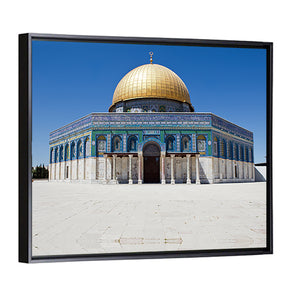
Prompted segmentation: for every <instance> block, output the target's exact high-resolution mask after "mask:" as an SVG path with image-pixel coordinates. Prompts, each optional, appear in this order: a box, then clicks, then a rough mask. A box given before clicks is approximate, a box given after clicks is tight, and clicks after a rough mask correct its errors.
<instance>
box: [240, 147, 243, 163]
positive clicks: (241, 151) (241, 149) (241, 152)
mask: <svg viewBox="0 0 300 300" xmlns="http://www.w3.org/2000/svg"><path fill="white" fill-rule="evenodd" d="M239 156H240V160H241V161H243V160H244V147H243V146H240V155H239Z"/></svg>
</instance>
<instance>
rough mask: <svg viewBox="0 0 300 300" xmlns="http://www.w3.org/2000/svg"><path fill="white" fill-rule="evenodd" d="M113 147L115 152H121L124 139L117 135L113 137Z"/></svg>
mask: <svg viewBox="0 0 300 300" xmlns="http://www.w3.org/2000/svg"><path fill="white" fill-rule="evenodd" d="M112 146H113V147H112V148H113V152H119V151H121V149H122V140H121V138H120V137H119V136H115V137H114V138H113V143H112Z"/></svg>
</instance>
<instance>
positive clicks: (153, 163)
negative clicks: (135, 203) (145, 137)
mask: <svg viewBox="0 0 300 300" xmlns="http://www.w3.org/2000/svg"><path fill="white" fill-rule="evenodd" d="M143 156H144V183H160V175H159V170H160V147H159V146H158V145H157V144H156V143H147V144H146V145H145V146H144V149H143Z"/></svg>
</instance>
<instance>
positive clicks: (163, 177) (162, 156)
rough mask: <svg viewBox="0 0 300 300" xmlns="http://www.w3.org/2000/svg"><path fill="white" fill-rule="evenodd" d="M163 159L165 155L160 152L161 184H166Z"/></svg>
mask: <svg viewBox="0 0 300 300" xmlns="http://www.w3.org/2000/svg"><path fill="white" fill-rule="evenodd" d="M165 160H166V155H165V154H164V153H161V184H166V173H165Z"/></svg>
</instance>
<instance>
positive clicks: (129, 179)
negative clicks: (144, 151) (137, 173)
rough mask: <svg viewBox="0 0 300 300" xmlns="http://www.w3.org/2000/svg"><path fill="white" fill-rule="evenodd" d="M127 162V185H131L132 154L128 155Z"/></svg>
mask: <svg viewBox="0 0 300 300" xmlns="http://www.w3.org/2000/svg"><path fill="white" fill-rule="evenodd" d="M128 157H129V162H128V183H129V184H132V154H129V155H128Z"/></svg>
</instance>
